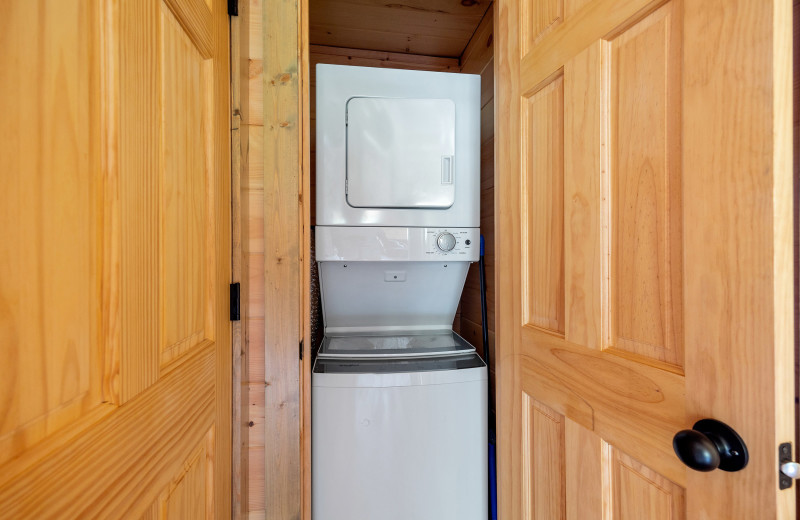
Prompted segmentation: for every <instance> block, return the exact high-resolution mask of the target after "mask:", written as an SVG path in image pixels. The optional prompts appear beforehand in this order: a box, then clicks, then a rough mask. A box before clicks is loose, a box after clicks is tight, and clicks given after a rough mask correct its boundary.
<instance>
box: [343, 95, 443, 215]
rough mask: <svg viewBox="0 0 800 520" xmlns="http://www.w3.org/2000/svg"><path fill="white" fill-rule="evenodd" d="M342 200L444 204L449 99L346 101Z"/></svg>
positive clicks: (373, 204) (374, 204) (364, 204)
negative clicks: (344, 182) (345, 154)
mask: <svg viewBox="0 0 800 520" xmlns="http://www.w3.org/2000/svg"><path fill="white" fill-rule="evenodd" d="M346 117H347V185H346V194H347V202H348V204H350V205H351V206H353V207H357V208H449V207H450V206H452V205H453V202H454V201H455V186H454V183H455V164H454V160H455V127H456V109H455V105H454V104H453V102H452V101H451V100H449V99H392V98H369V97H354V98H351V99H350V100H348V102H347V116H346Z"/></svg>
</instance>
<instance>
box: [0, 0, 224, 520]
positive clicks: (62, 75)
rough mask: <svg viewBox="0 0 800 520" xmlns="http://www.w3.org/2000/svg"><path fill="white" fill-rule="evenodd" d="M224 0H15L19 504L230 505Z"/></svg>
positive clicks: (114, 511) (8, 381)
mask: <svg viewBox="0 0 800 520" xmlns="http://www.w3.org/2000/svg"><path fill="white" fill-rule="evenodd" d="M228 45H229V44H228V16H227V11H226V2H224V1H223V0H213V1H212V0H124V1H121V0H42V1H37V2H29V1H23V0H12V1H6V2H3V4H2V7H0V114H2V138H1V139H0V164H2V189H1V190H0V352H1V353H2V355H1V356H0V358H2V362H0V517H2V518H15V519H17V518H19V519H22V518H55V517H57V518H145V517H146V518H156V517H158V518H165V517H166V518H187V519H195V518H204V517H205V518H211V517H217V518H227V517H229V516H230V429H231V424H230V413H231V411H230V406H231V403H230V395H231V389H230V366H231V365H230V359H231V355H230V322H229V321H228V318H229V316H228V313H229V311H228V296H227V294H228V291H229V289H228V284H229V282H230V248H231V245H230V211H231V210H230V186H229V183H230V173H229V172H230V151H229V148H230V144H229V143H230V124H229V99H228V91H229V81H230V80H229V68H228Z"/></svg>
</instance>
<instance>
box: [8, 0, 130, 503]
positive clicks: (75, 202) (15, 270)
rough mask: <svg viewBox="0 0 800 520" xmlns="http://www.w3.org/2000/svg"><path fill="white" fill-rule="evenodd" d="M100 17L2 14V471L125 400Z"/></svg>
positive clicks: (70, 7) (63, 9) (64, 7)
mask: <svg viewBox="0 0 800 520" xmlns="http://www.w3.org/2000/svg"><path fill="white" fill-rule="evenodd" d="M31 16H36V17H37V20H38V24H39V25H38V27H37V28H36V30H35V31H31V30H30V25H29V21H30V17H31ZM97 17H98V12H97V10H96V9H94V8H92V9H84V8H82V7H81V5H80V2H59V3H58V4H57V5H54V6H52V7H51V8H48V9H45V8H44V7H43V6H38V7H32V6H31V8H29V7H26V6H25V5H23V3H16V4H10V5H7V6H4V8H3V21H2V22H0V25H2V27H1V28H0V30H2V31H3V34H4V36H3V41H4V45H3V51H2V52H0V67H2V68H1V69H0V110H1V111H2V113H3V114H4V116H3V117H4V120H5V130H4V131H3V133H2V135H3V139H2V144H0V160H1V161H2V163H3V164H4V174H3V190H2V194H0V208H2V209H0V222H2V225H1V226H0V237H1V238H2V239H0V352H2V354H3V359H4V362H3V363H2V364H1V365H2V366H0V417H2V419H0V463H3V462H5V461H7V460H10V459H12V458H13V457H15V456H18V455H19V454H20V453H22V452H23V451H24V450H26V449H27V448H29V447H30V446H32V445H34V444H35V443H37V442H39V441H41V440H42V439H43V438H45V437H47V436H48V435H52V434H53V433H55V432H58V431H59V430H60V429H62V428H64V427H65V426H67V425H70V424H74V423H76V422H81V421H82V420H85V419H88V418H89V417H90V416H91V415H93V414H95V415H96V413H97V412H100V413H102V411H101V410H102V409H103V408H104V407H103V406H102V404H101V403H102V402H103V401H110V400H114V399H115V397H116V396H115V395H114V394H113V393H111V392H109V393H108V394H106V395H104V394H105V392H104V384H105V381H104V380H105V378H107V377H108V378H110V377H111V376H112V375H113V373H112V372H111V371H112V370H113V367H112V366H111V365H108V366H106V365H105V363H106V361H107V358H106V356H107V355H108V356H113V355H118V351H116V348H118V345H104V340H103V334H104V333H105V328H106V326H107V324H108V319H109V316H108V314H107V312H106V309H104V308H103V307H102V306H101V303H100V302H101V297H102V296H103V295H104V293H103V292H102V291H103V288H102V285H101V282H100V277H99V276H98V275H99V273H100V272H101V270H102V267H103V263H102V260H103V242H102V238H101V237H102V234H103V232H104V230H105V229H104V222H103V218H104V215H105V214H104V212H103V209H102V206H101V204H102V201H103V196H104V192H103V187H104V186H103V179H102V178H101V177H100V176H99V175H98V174H97V172H98V171H99V170H100V169H101V167H102V162H101V161H102V159H103V149H102V147H101V142H100V138H101V135H102V128H101V119H100V116H101V85H100V78H99V75H98V74H99V64H100V58H101V57H100V54H99V52H98V51H99V49H97V48H95V45H96V41H97V39H98V37H99V35H98V31H97V27H96V24H97ZM23 64H24V66H23ZM106 346H107V347H109V348H108V351H106V349H105V347H106ZM109 383H110V381H109ZM106 389H108V388H106ZM95 419H96V417H95ZM0 509H2V506H0Z"/></svg>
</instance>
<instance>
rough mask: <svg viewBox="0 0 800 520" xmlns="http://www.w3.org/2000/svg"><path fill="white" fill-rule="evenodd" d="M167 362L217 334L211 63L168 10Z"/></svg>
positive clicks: (164, 25)
mask: <svg viewBox="0 0 800 520" xmlns="http://www.w3.org/2000/svg"><path fill="white" fill-rule="evenodd" d="M160 18H161V20H160V21H161V23H160V32H161V37H160V41H161V59H160V60H159V61H160V63H161V71H160V77H161V90H160V96H161V104H160V108H161V121H162V132H163V133H162V144H161V146H160V150H161V151H162V160H161V182H160V184H161V208H160V214H161V215H162V223H161V230H160V234H161V236H162V247H163V259H162V262H161V274H160V279H161V281H162V283H161V302H162V303H161V305H162V311H161V315H162V316H163V320H164V331H163V333H162V339H161V364H162V365H166V364H168V363H169V362H170V361H172V360H173V359H175V358H177V357H178V356H180V355H182V354H184V353H185V352H187V351H188V350H190V349H191V348H194V347H196V346H197V345H198V344H200V343H201V342H202V341H203V340H205V339H209V340H211V341H213V338H214V324H213V317H214V313H215V309H214V276H213V273H214V263H215V262H214V261H215V259H214V254H213V243H214V229H213V227H212V226H210V225H209V224H210V223H211V222H214V221H215V220H216V218H215V217H216V215H214V212H213V211H214V204H213V202H214V193H213V191H212V187H213V171H212V169H211V164H212V163H213V153H214V149H213V141H212V134H211V132H212V117H213V115H212V113H211V109H212V108H213V104H212V103H211V102H210V96H211V95H212V92H211V80H212V71H211V66H212V63H211V60H205V59H203V56H202V55H201V53H200V51H199V50H198V49H197V48H196V47H195V46H194V43H193V41H192V40H191V39H190V38H189V37H188V35H187V34H186V32H184V29H183V28H182V27H181V25H180V24H179V23H178V20H177V19H176V18H175V16H174V15H173V14H172V12H171V11H170V10H169V9H168V8H167V7H166V6H165V5H162V7H161V17H160Z"/></svg>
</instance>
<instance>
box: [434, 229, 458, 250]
mask: <svg viewBox="0 0 800 520" xmlns="http://www.w3.org/2000/svg"><path fill="white" fill-rule="evenodd" d="M436 246H437V247H438V248H439V249H441V250H442V251H444V252H445V253H446V252H447V251H452V250H453V248H454V247H456V237H454V236H453V234H452V233H447V232H444V233H442V234H440V235H439V236H438V237H437V238H436Z"/></svg>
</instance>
